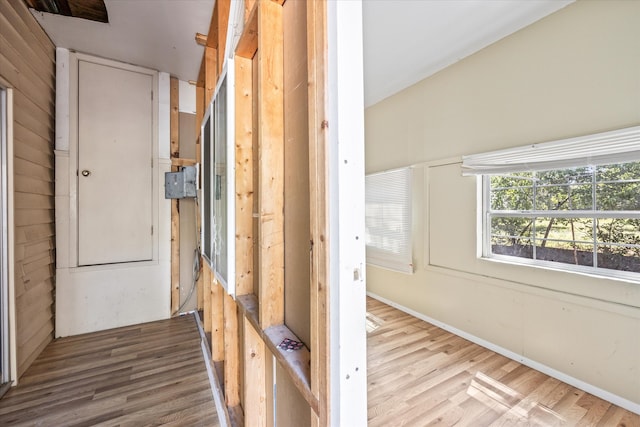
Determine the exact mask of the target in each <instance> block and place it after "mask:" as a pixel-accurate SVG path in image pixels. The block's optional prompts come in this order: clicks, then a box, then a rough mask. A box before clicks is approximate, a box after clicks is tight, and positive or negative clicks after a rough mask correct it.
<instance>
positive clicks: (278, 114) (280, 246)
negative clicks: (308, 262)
mask: <svg viewBox="0 0 640 427" xmlns="http://www.w3.org/2000/svg"><path fill="white" fill-rule="evenodd" d="M258 28H269V30H270V31H269V32H264V31H263V32H259V33H258V53H257V55H258V118H259V123H260V125H259V128H258V150H259V152H260V155H259V158H258V175H259V177H258V181H259V188H258V215H259V219H258V233H259V239H260V240H259V241H260V245H259V251H260V254H259V257H260V258H259V259H260V269H259V270H260V271H259V272H258V274H259V295H258V299H259V301H260V307H259V310H260V325H261V327H262V328H263V329H266V328H268V327H269V326H273V325H281V324H283V323H284V215H283V205H284V200H283V198H284V152H283V146H284V110H283V108H284V106H283V84H284V76H283V19H282V7H281V6H280V5H278V4H276V3H273V2H271V1H260V2H259V3H258Z"/></svg>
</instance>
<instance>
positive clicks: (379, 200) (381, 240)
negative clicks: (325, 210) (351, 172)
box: [365, 168, 413, 273]
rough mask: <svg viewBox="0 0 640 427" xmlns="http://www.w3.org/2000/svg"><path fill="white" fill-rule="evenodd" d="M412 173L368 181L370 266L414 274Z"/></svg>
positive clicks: (402, 171) (390, 174) (405, 171)
mask: <svg viewBox="0 0 640 427" xmlns="http://www.w3.org/2000/svg"><path fill="white" fill-rule="evenodd" d="M411 175H412V174H411V169H410V168H402V169H396V170H392V171H386V172H381V173H375V174H371V175H367V176H366V178H365V227H366V246H367V263H369V264H372V265H376V266H379V267H384V268H389V269H392V270H396V271H400V272H404V273H412V272H413V264H412V253H411Z"/></svg>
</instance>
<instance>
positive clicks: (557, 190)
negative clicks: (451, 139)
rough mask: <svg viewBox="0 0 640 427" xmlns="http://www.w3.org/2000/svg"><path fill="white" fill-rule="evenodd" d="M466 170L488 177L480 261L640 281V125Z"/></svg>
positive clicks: (511, 153) (478, 158)
mask: <svg viewBox="0 0 640 427" xmlns="http://www.w3.org/2000/svg"><path fill="white" fill-rule="evenodd" d="M463 170H464V172H465V173H466V174H476V175H482V176H483V178H482V179H483V209H482V211H483V256H485V257H491V258H498V259H500V258H503V259H510V260H516V261H519V262H523V263H533V264H539V265H553V266H555V267H558V268H562V269H568V270H574V271H588V272H592V273H594V272H595V273H598V274H603V275H613V276H620V277H630V278H633V279H636V280H637V279H638V276H637V273H640V127H636V128H629V129H623V130H620V131H614V132H607V133H604V134H597V135H590V136H587V137H581V138H573V139H570V140H563V141H554V142H550V143H544V144H537V145H531V146H527V147H522V148H517V149H512V150H503V151H499V152H493V153H485V154H481V155H475V156H467V157H464V158H463ZM549 263H552V264H549Z"/></svg>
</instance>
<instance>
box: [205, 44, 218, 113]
mask: <svg viewBox="0 0 640 427" xmlns="http://www.w3.org/2000/svg"><path fill="white" fill-rule="evenodd" d="M204 61H205V62H204V88H205V95H204V105H205V111H206V109H207V106H208V105H209V103H210V102H211V100H212V99H213V95H214V93H215V91H216V84H217V83H218V65H217V63H218V56H217V50H216V49H215V48H212V47H205V48H204Z"/></svg>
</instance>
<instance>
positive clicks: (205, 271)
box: [202, 263, 212, 332]
mask: <svg viewBox="0 0 640 427" xmlns="http://www.w3.org/2000/svg"><path fill="white" fill-rule="evenodd" d="M211 275H212V274H211V268H209V265H208V264H207V263H204V264H203V265H202V287H203V289H204V292H203V293H204V303H203V306H204V307H203V313H202V317H203V322H202V323H203V325H202V326H203V328H204V331H205V332H211Z"/></svg>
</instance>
